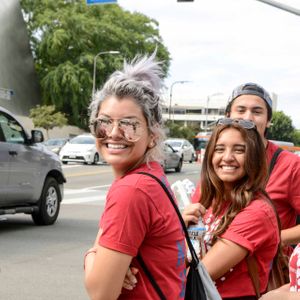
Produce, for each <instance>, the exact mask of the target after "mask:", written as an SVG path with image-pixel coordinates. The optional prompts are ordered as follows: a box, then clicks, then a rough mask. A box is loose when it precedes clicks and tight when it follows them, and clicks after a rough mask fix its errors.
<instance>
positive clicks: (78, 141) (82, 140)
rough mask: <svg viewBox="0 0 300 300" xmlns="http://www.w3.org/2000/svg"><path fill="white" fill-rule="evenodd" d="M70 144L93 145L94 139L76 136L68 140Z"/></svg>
mask: <svg viewBox="0 0 300 300" xmlns="http://www.w3.org/2000/svg"><path fill="white" fill-rule="evenodd" d="M70 144H90V145H93V144H95V139H94V138H93V137H89V136H77V137H75V138H74V139H72V140H70Z"/></svg>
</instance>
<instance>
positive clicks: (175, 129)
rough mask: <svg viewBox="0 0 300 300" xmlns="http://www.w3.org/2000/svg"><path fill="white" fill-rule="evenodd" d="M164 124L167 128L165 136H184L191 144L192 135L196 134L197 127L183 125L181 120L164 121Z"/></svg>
mask: <svg viewBox="0 0 300 300" xmlns="http://www.w3.org/2000/svg"><path fill="white" fill-rule="evenodd" d="M165 126H166V127H167V128H168V130H167V132H168V133H167V136H168V137H174V138H184V139H187V140H189V141H190V142H191V143H192V144H193V140H194V137H195V136H196V134H197V132H198V131H197V129H196V128H193V127H191V126H184V124H183V123H181V122H172V121H170V120H168V121H166V123H165Z"/></svg>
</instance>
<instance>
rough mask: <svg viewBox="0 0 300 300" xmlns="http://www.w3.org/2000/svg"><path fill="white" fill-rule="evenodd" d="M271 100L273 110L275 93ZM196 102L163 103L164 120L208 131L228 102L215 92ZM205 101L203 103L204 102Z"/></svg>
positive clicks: (222, 113) (221, 116)
mask: <svg viewBox="0 0 300 300" xmlns="http://www.w3.org/2000/svg"><path fill="white" fill-rule="evenodd" d="M271 98H272V100H273V111H276V108H277V95H276V94H275V93H272V94H271ZM177 102H178V103H183V102H186V103H191V102H193V103H195V102H197V101H189V100H186V101H184V100H183V99H182V100H181V101H179V100H177ZM199 103H200V104H201V103H202V105H197V104H194V105H193V104H187V105H184V104H177V103H175V104H174V106H171V107H170V106H168V105H165V106H164V107H163V118H164V120H165V121H166V120H172V121H174V122H181V123H183V124H184V126H193V127H197V128H199V131H209V128H210V126H211V125H213V124H214V123H215V122H216V121H217V120H218V119H220V118H223V117H224V115H225V108H226V106H227V103H228V95H225V94H221V93H216V94H214V95H212V96H210V97H207V99H206V100H204V99H199ZM204 103H205V104H204Z"/></svg>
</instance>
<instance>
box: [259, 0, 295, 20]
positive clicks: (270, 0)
mask: <svg viewBox="0 0 300 300" xmlns="http://www.w3.org/2000/svg"><path fill="white" fill-rule="evenodd" d="M257 1H260V2H263V3H265V4H269V5H271V6H274V7H277V8H279V9H282V10H285V11H287V12H290V13H292V14H295V15H297V16H300V10H299V9H297V8H295V7H292V6H289V5H286V4H283V3H280V2H277V1H273V0H257Z"/></svg>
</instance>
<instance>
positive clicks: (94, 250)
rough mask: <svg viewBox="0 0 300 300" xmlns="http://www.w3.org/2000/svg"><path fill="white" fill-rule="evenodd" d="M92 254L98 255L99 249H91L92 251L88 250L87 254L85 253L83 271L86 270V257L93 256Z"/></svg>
mask: <svg viewBox="0 0 300 300" xmlns="http://www.w3.org/2000/svg"><path fill="white" fill-rule="evenodd" d="M91 253H94V254H96V253H97V249H95V248H91V249H90V250H88V251H87V252H85V254H84V257H83V270H85V260H86V257H87V256H88V255H89V254H91Z"/></svg>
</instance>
